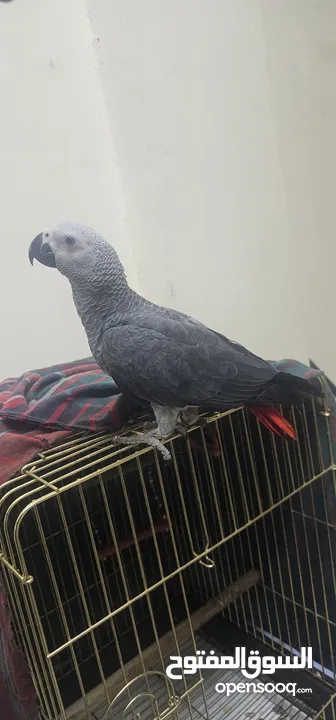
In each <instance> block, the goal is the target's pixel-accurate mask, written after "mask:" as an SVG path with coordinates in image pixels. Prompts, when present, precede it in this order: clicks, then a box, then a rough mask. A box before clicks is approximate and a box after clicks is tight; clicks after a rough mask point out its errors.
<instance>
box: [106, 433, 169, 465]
mask: <svg viewBox="0 0 336 720" xmlns="http://www.w3.org/2000/svg"><path fill="white" fill-rule="evenodd" d="M111 439H112V443H113V444H115V445H128V446H129V447H137V446H138V445H148V446H149V447H152V448H156V450H158V451H159V452H160V453H161V455H162V457H163V459H164V460H171V454H170V452H169V450H168V448H166V446H165V445H164V444H163V442H162V439H161V438H159V437H156V436H155V434H154V433H152V432H146V433H145V432H139V433H132V434H131V435H113V436H112V438H111Z"/></svg>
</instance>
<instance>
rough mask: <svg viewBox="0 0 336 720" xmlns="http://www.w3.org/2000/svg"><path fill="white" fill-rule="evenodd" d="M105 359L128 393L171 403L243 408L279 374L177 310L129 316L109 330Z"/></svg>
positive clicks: (104, 363) (105, 365) (105, 366)
mask: <svg viewBox="0 0 336 720" xmlns="http://www.w3.org/2000/svg"><path fill="white" fill-rule="evenodd" d="M99 362H100V364H101V365H102V366H103V369H104V370H105V372H108V373H109V374H111V375H112V376H113V377H114V379H115V381H116V382H117V384H118V385H119V387H120V389H121V390H123V391H124V392H125V391H127V392H128V393H130V394H131V395H134V396H135V397H137V398H141V399H142V400H145V401H147V402H153V403H158V404H163V405H167V406H170V407H174V406H175V407H185V406H186V405H194V406H198V407H204V408H211V409H221V410H225V409H226V408H234V407H239V406H240V405H244V404H246V403H248V402H249V401H252V400H255V399H256V398H257V397H258V395H259V394H260V392H262V390H263V388H264V387H265V384H267V383H268V382H270V381H271V380H272V378H273V377H274V376H275V375H276V374H277V371H276V370H275V369H274V368H273V367H272V366H271V365H269V363H267V362H265V361H264V360H262V359H261V358H258V357H257V356H255V355H253V354H252V353H249V351H248V350H246V349H245V348H243V347H242V346H241V345H238V344H236V343H233V342H231V341H229V340H228V339H227V338H225V337H224V336H222V335H219V334H218V333H215V332H213V331H212V330H210V329H209V328H207V327H206V326H205V325H202V324H201V323H199V322H197V321H194V320H193V319H192V318H188V317H187V316H184V315H182V314H180V313H174V311H168V312H162V313H161V312H160V313H158V312H157V311H151V310H145V311H144V310H142V311H141V312H140V313H135V314H130V315H129V316H125V317H124V318H123V320H122V322H121V324H118V325H117V326H115V327H112V328H110V329H109V330H107V331H105V333H104V337H103V343H102V348H101V354H100V358H99Z"/></svg>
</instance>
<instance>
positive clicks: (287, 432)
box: [248, 405, 297, 440]
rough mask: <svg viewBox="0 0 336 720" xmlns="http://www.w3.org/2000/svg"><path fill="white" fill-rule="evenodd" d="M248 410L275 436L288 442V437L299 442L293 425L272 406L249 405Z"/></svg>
mask: <svg viewBox="0 0 336 720" xmlns="http://www.w3.org/2000/svg"><path fill="white" fill-rule="evenodd" d="M248 409H249V410H251V412H252V413H253V415H255V416H256V417H257V418H258V420H260V422H261V423H262V424H263V425H265V427H267V428H268V430H270V431H271V432H273V433H275V435H279V436H280V437H282V438H284V439H285V440H287V438H288V437H290V438H292V440H297V437H296V432H295V430H294V428H293V427H292V425H291V424H290V423H289V422H288V421H287V420H286V418H284V416H283V415H281V413H280V412H279V411H278V410H276V409H275V408H274V407H272V406H271V405H249V406H248Z"/></svg>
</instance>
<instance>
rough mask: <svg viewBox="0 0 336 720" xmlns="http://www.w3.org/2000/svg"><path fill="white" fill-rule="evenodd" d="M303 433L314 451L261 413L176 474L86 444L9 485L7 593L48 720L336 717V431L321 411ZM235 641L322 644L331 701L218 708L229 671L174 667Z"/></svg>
mask: <svg viewBox="0 0 336 720" xmlns="http://www.w3.org/2000/svg"><path fill="white" fill-rule="evenodd" d="M288 418H289V419H290V421H291V422H292V423H293V425H294V426H295V428H296V430H297V434H298V442H297V443H294V442H285V441H283V440H281V439H279V438H277V437H275V436H273V435H270V434H269V433H268V431H267V430H265V429H264V428H262V427H261V426H260V425H259V423H258V421H256V420H255V418H253V417H251V416H250V415H249V414H248V413H246V412H245V411H244V410H238V411H234V412H231V413H224V414H221V415H216V416H213V417H207V418H206V426H204V425H202V426H200V427H197V428H193V429H192V430H191V431H190V432H189V433H188V435H187V437H186V438H181V437H176V438H173V439H172V440H171V441H170V442H169V449H170V452H171V456H172V460H171V463H168V464H167V463H164V461H163V460H162V458H161V457H160V456H159V455H158V453H157V451H156V450H153V449H152V448H143V449H139V450H138V451H137V452H134V451H132V450H131V449H130V448H125V447H120V448H115V447H111V442H110V440H109V438H108V437H107V436H104V435H95V436H90V437H89V438H88V437H83V436H81V435H78V436H76V437H74V439H73V440H72V441H71V442H68V443H65V444H63V445H61V446H59V447H57V448H54V449H53V450H50V451H48V452H45V453H43V454H41V455H40V457H39V459H37V460H36V461H35V462H34V464H33V463H31V464H29V465H26V466H25V467H24V468H23V470H22V474H21V475H20V477H16V478H15V479H11V480H9V481H8V482H7V483H6V484H5V485H4V486H3V487H2V488H1V491H2V494H1V499H0V507H1V525H0V527H1V538H0V539H1V555H0V560H1V564H2V576H3V582H4V585H5V589H6V593H7V597H8V603H9V607H10V612H11V616H12V619H13V627H14V631H15V636H16V639H17V642H18V643H19V645H20V647H21V648H22V650H23V651H24V653H25V655H26V658H27V659H28V662H29V666H30V669H31V673H32V677H33V680H34V684H35V688H36V692H37V695H38V699H39V703H40V707H41V718H48V720H51V719H56V718H60V719H62V720H70V719H71V720H98V718H104V719H105V720H114V719H117V718H118V720H154V719H155V720H159V719H160V720H166V718H174V719H175V720H177V719H178V720H202V718H203V719H206V720H217V718H223V717H226V716H228V715H230V717H232V718H234V717H237V718H245V717H246V718H247V717H250V718H256V720H258V719H260V718H261V717H262V718H263V720H273V718H276V717H277V718H296V719H297V720H304V719H307V720H308V719H310V718H323V719H324V720H329V718H330V719H331V720H335V718H336V688H335V685H336V682H335V664H336V662H335V651H334V648H335V647H336V603H335V599H336V592H335V590H336V582H335V565H336V535H335V533H336V496H335V469H336V466H335V465H334V460H333V447H332V437H331V432H330V422H329V417H328V412H327V411H326V412H322V413H321V412H318V411H317V409H316V407H315V405H314V404H312V405H311V406H309V407H307V406H300V407H299V408H297V409H296V410H295V411H294V410H293V409H291V410H290V411H288ZM210 431H211V432H210ZM209 433H210V434H209ZM210 436H211V438H212V439H211V440H209V438H210ZM229 641H230V643H231V646H234V645H245V646H248V645H249V643H250V647H252V646H253V647H255V644H256V643H257V644H258V647H260V648H263V647H265V648H267V647H268V648H269V647H270V646H271V647H272V650H273V652H274V653H276V654H281V652H284V650H285V649H286V648H287V652H289V653H293V652H294V649H295V648H300V647H303V646H310V647H312V648H313V657H314V669H313V670H311V671H309V672H308V671H307V672H306V671H305V673H304V676H305V678H306V679H307V678H308V684H307V683H306V687H308V690H309V683H312V682H313V684H314V687H313V693H311V690H310V691H309V692H310V693H311V694H310V695H309V697H308V694H307V693H308V690H307V693H306V694H305V693H304V692H303V691H302V694H301V695H298V696H297V697H296V698H292V701H291V702H289V699H288V698H282V697H280V698H277V702H275V700H274V698H273V700H272V702H271V700H267V702H268V705H267V704H266V705H265V702H266V701H264V704H263V705H262V704H260V703H261V699H260V697H259V698H258V697H256V698H254V697H253V698H252V697H248V698H247V699H243V698H242V696H239V697H238V700H237V699H235V700H233V699H232V698H225V697H224V696H219V695H218V694H217V695H216V697H214V694H213V692H212V694H211V692H210V691H211V688H212V689H213V687H214V684H215V681H214V677H213V676H212V675H211V673H210V675H209V676H207V677H205V676H204V673H203V675H202V674H201V673H200V672H199V671H198V673H197V674H196V675H195V676H194V677H190V676H186V675H185V676H183V679H182V680H181V681H178V682H173V681H172V680H170V679H169V678H168V676H167V675H166V672H165V670H166V667H167V664H168V658H169V656H170V655H183V654H186V653H187V654H190V653H192V654H195V652H196V650H197V649H198V648H199V647H204V648H205V649H206V648H210V646H212V647H217V648H219V649H223V648H224V649H225V647H226V646H227V645H226V643H228V642H229ZM251 643H252V645H251ZM253 643H254V645H253ZM220 680H221V681H223V677H221V678H220ZM217 681H218V678H217ZM302 682H304V679H303V681H302ZM238 701H239V702H238ZM258 703H259V704H258ZM272 703H273V704H272Z"/></svg>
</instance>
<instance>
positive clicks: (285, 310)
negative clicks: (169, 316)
mask: <svg viewBox="0 0 336 720" xmlns="http://www.w3.org/2000/svg"><path fill="white" fill-rule="evenodd" d="M89 12H90V18H91V22H92V26H93V30H94V34H95V35H96V36H98V37H99V43H97V45H96V47H97V50H98V54H99V57H100V59H101V63H102V67H101V74H102V79H103V84H104V90H105V93H106V97H107V100H108V104H109V109H110V117H111V123H112V128H113V135H114V138H115V143H116V147H117V151H118V158H119V163H120V167H121V172H122V179H123V186H124V192H125V198H126V203H127V211H128V217H129V222H130V228H131V235H132V243H133V248H134V253H135V257H136V263H137V267H138V270H139V280H140V285H141V288H142V290H143V292H144V293H146V294H147V295H149V296H150V297H151V298H154V299H155V300H158V301H159V302H162V303H166V304H170V305H173V306H174V307H178V308H181V309H183V310H186V311H188V312H190V313H193V314H195V315H197V316H198V317H199V318H200V319H202V320H204V321H205V322H207V323H209V324H211V325H212V326H214V327H216V328H218V329H219V330H222V331H223V332H225V333H227V334H228V335H229V336H231V337H233V338H236V339H237V340H240V341H243V342H245V343H246V344H247V345H248V346H249V347H251V349H253V350H254V351H256V352H258V353H260V354H263V355H264V356H266V357H269V358H279V357H284V356H295V357H298V358H301V359H302V360H306V358H307V356H308V355H312V356H313V358H315V359H316V360H317V361H318V362H320V363H322V364H323V365H324V366H325V367H327V368H328V370H329V371H330V372H331V373H333V374H334V376H336V335H335V333H333V324H334V302H333V297H334V293H333V283H334V265H335V260H336V249H335V242H336V232H335V231H336V202H335V189H336V162H335V161H336V41H335V38H336V4H335V2H334V0H281V1H279V0H260V1H259V0H183V1H182V2H181V0H161V2H158V1H157V0H142V1H141V2H135V1H134V0H99V1H98V2H97V0H89Z"/></svg>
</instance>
